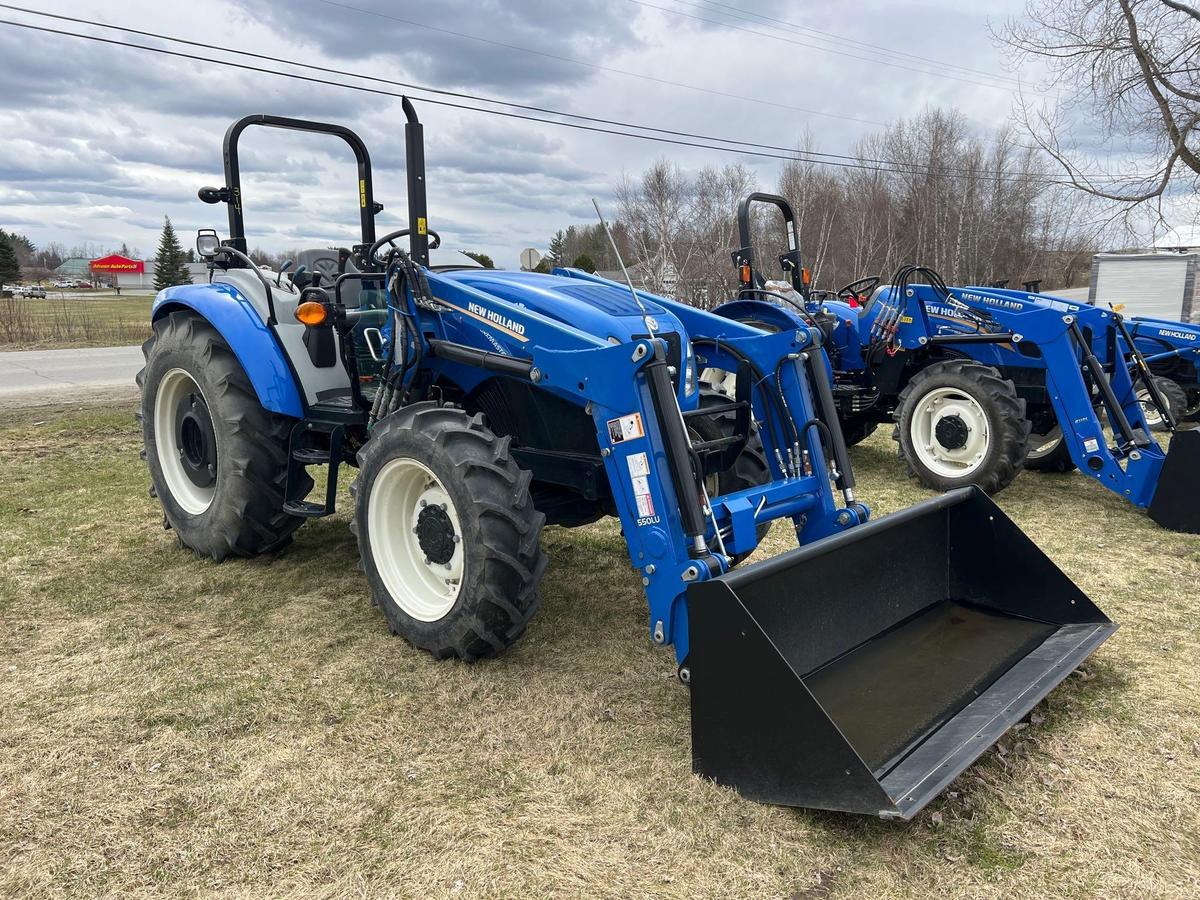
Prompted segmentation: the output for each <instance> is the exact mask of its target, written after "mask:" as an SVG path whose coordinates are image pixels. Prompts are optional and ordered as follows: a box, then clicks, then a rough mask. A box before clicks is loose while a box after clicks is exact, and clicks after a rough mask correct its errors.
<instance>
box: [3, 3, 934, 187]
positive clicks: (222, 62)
mask: <svg viewBox="0 0 1200 900" xmlns="http://www.w3.org/2000/svg"><path fill="white" fill-rule="evenodd" d="M0 25H10V26H13V27H15V28H24V29H27V30H29V31H39V32H43V33H45V34H54V35H59V36H61V37H73V38H80V39H81V40H85V41H93V42H95V43H100V44H108V45H110V46H116V47H129V48H131V49H134V50H144V51H147V52H149V53H158V54H160V55H163V56H173V57H177V58H179V59H190V60H193V61H194V62H201V63H208V64H210V65H216V66H225V67H227V68H231V69H241V70H243V71H247V72H257V73H259V74H263V75H275V76H278V77H280V78H291V79H293V80H296V81H304V82H307V83H309V84H322V85H326V86H328V87H336V88H343V89H345V90H349V91H358V92H360V93H365V94H378V95H380V96H384V97H395V98H402V97H404V96H406V95H405V94H401V93H398V92H396V91H385V90H382V89H380V88H371V87H365V86H363V85H358V84H345V83H343V82H338V81H330V80H328V79H325V78H315V77H313V76H309V75H298V74H296V73H294V72H280V71H278V70H277V69H265V68H263V67H261V66H252V65H248V64H246V63H237V62H233V61H231V60H226V59H213V58H211V57H207V56H199V55H197V54H194V53H183V52H180V51H178V50H168V49H166V48H165V47H151V46H148V45H146V44H135V43H133V42H131V41H119V40H116V39H115V38H106V37H101V36H99V35H95V34H78V33H77V32H73V31H63V30H61V29H58V28H48V27H46V26H44V25H31V24H29V23H28V22H14V21H12V20H11V19H0ZM166 39H167V40H169V38H166ZM417 99H419V100H420V101H421V102H422V103H428V104H429V105H431V106H444V107H448V108H450V109H461V110H465V111H468V112H477V113H484V114H485V115H491V116H501V117H503V118H506V119H520V120H523V121H527V122H541V123H542V124H544V125H557V126H558V127H560V128H574V129H578V130H580V131H591V132H596V133H599V134H611V135H616V136H618V137H628V138H636V139H638V140H642V141H653V142H655V143H660V144H674V145H676V146H682V147H698V148H700V149H703V150H718V151H721V152H723V153H738V154H741V155H744V156H756V157H762V158H765V159H782V160H791V161H793V162H795V161H797V155H796V151H789V152H788V153H787V154H780V153H767V152H763V151H759V150H751V149H744V150H743V149H738V148H736V147H722V146H717V145H713V144H705V143H699V142H691V141H683V140H674V139H672V138H667V137H656V136H654V135H649V134H635V133H632V132H629V131H620V130H617V129H612V128H599V127H596V126H592V125H581V124H579V123H577V122H559V121H556V120H554V119H542V118H539V117H537V116H529V115H523V114H521V113H513V112H504V111H503V110H498V109H481V108H480V107H478V106H469V105H467V104H465V103H451V102H449V101H447V100H434V99H431V98H429V97H419V98H417ZM634 127H636V126H634ZM801 161H807V162H812V163H814V164H815V165H822V166H834V167H837V168H843V169H864V170H867V171H873V172H890V173H893V174H912V173H909V172H903V171H898V170H896V169H891V168H883V167H877V166H867V165H858V164H853V163H846V162H835V161H833V160H801Z"/></svg>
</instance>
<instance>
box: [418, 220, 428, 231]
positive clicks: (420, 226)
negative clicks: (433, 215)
mask: <svg viewBox="0 0 1200 900" xmlns="http://www.w3.org/2000/svg"><path fill="white" fill-rule="evenodd" d="M417 234H429V226H428V225H427V224H426V223H425V219H424V217H421V218H419V219H417Z"/></svg>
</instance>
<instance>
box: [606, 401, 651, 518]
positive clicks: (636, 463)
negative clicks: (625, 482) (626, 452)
mask: <svg viewBox="0 0 1200 900" xmlns="http://www.w3.org/2000/svg"><path fill="white" fill-rule="evenodd" d="M635 415H636V413H635ZM626 418H628V416H627V417H626ZM614 421H615V420H614ZM609 427H610V428H611V427H612V423H611V422H610V423H609ZM625 461H626V464H627V465H628V466H629V480H630V482H631V483H632V485H633V499H634V500H635V501H636V503H637V514H638V523H639V524H641V523H642V521H643V520H645V519H648V518H650V517H652V516H653V515H654V498H653V497H652V496H651V494H650V461H649V460H648V459H647V458H646V454H645V453H634V454H632V455H630V456H627V457H626V458H625Z"/></svg>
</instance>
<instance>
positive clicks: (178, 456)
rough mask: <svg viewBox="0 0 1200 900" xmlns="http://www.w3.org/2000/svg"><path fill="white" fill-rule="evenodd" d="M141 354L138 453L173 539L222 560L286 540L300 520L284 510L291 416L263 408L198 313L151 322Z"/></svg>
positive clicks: (302, 491) (298, 490)
mask: <svg viewBox="0 0 1200 900" xmlns="http://www.w3.org/2000/svg"><path fill="white" fill-rule="evenodd" d="M142 353H143V354H144V355H145V358H146V366H145V368H144V369H142V370H141V371H140V372H139V373H138V375H137V383H138V385H139V386H140V387H141V389H142V401H141V409H140V412H139V413H138V418H139V419H140V420H141V423H142V440H143V444H144V451H143V454H144V457H145V459H146V464H147V466H148V467H149V469H150V480H151V483H152V487H151V493H152V494H153V495H154V496H157V497H158V499H159V502H160V503H161V504H162V508H163V513H164V515H165V516H166V523H167V524H169V525H170V526H171V528H173V529H174V530H175V533H176V534H177V535H178V536H179V540H180V541H181V542H182V543H183V544H184V545H185V546H187V547H189V548H191V549H192V550H193V551H195V552H196V553H197V554H198V555H200V556H204V557H210V558H212V559H214V560H217V561H218V562H220V561H221V560H223V559H225V558H226V557H229V556H257V555H258V554H260V553H267V552H270V551H272V550H276V549H278V548H280V547H282V546H284V545H285V544H287V543H288V542H289V541H291V537H292V533H293V532H294V531H295V530H296V529H297V528H299V527H300V525H301V524H303V521H304V520H303V519H298V518H296V517H295V516H291V515H288V514H287V513H285V512H283V504H284V500H285V499H287V498H285V496H284V492H285V489H286V485H287V473H288V435H289V434H290V432H291V428H292V426H293V425H294V424H295V422H296V420H295V419H293V418H291V417H289V416H282V415H278V414H277V413H273V412H271V411H270V410H267V409H264V408H263V406H262V405H261V404H260V403H259V401H258V396H257V394H255V392H254V387H253V386H252V385H251V384H250V379H249V378H248V377H247V376H246V373H245V370H243V369H242V366H241V364H240V363H239V362H238V360H237V357H236V356H234V354H233V351H232V350H231V349H230V348H229V345H228V344H227V343H226V342H225V339H224V338H222V337H221V335H220V333H219V332H218V331H217V330H216V329H215V328H213V327H212V325H210V324H209V323H208V322H207V321H206V320H205V319H203V318H201V317H200V316H197V315H195V314H194V313H188V312H182V311H178V312H173V313H171V314H170V315H168V316H166V317H164V318H162V319H159V320H158V321H156V322H155V323H154V335H153V336H152V337H151V338H150V340H148V341H146V343H144V344H143V345H142ZM299 482H300V483H299V484H297V485H296V486H295V489H294V494H295V496H293V497H292V498H291V499H296V500H299V499H302V498H303V497H304V496H305V495H306V494H307V493H308V491H309V490H310V489H311V488H312V479H311V478H309V477H308V476H307V475H304V476H303V478H301V479H299Z"/></svg>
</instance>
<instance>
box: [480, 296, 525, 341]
mask: <svg viewBox="0 0 1200 900" xmlns="http://www.w3.org/2000/svg"><path fill="white" fill-rule="evenodd" d="M467 309H468V310H469V311H470V312H471V313H472V314H473V315H476V316H479V317H480V318H482V319H487V320H488V321H489V322H491V323H492V324H493V325H498V326H500V327H501V328H503V329H504V330H505V331H512V332H515V333H516V334H522V335H523V334H524V333H525V326H524V325H522V324H521V323H520V322H514V321H513V320H512V319H510V318H508V317H507V316H502V315H500V313H498V312H496V311H495V310H493V309H488V308H487V307H486V306H481V305H479V304H478V303H468V304H467Z"/></svg>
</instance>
